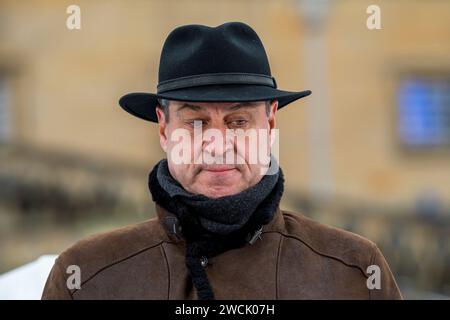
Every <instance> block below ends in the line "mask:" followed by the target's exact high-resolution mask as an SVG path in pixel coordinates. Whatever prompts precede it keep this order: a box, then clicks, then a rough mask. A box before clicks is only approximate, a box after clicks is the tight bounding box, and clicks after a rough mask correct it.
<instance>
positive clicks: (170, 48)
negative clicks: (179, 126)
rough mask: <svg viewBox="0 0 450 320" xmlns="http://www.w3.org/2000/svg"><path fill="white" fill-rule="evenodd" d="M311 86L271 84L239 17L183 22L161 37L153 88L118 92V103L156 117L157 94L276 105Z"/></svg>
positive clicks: (257, 43)
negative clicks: (290, 88)
mask: <svg viewBox="0 0 450 320" xmlns="http://www.w3.org/2000/svg"><path fill="white" fill-rule="evenodd" d="M310 94H311V91H309V90H305V91H299V92H291V91H283V90H278V89H277V84H276V82H275V78H274V77H272V74H271V72H270V66H269V61H268V59H267V55H266V51H265V50H264V46H263V44H262V42H261V40H260V39H259V37H258V35H257V34H256V32H255V31H254V30H253V29H252V28H251V27H250V26H248V25H246V24H245V23H242V22H228V23H224V24H222V25H220V26H217V27H208V26H204V25H196V24H192V25H185V26H180V27H178V28H176V29H174V30H173V31H172V32H171V33H170V34H169V35H168V37H167V39H166V41H165V42H164V46H163V49H162V52H161V59H160V64H159V76H158V86H157V93H156V94H154V93H143V92H135V93H129V94H126V95H125V96H123V97H122V98H120V100H119V104H120V106H121V107H122V108H123V109H124V110H126V111H127V112H129V113H131V114H132V115H134V116H136V117H139V118H141V119H145V120H149V121H152V122H157V118H156V112H155V109H156V106H157V105H158V104H159V103H158V99H168V100H179V101H198V102H246V101H262V100H278V108H279V109H280V108H282V107H284V106H285V105H287V104H289V103H291V102H293V101H295V100H297V99H300V98H302V97H306V96H308V95H310Z"/></svg>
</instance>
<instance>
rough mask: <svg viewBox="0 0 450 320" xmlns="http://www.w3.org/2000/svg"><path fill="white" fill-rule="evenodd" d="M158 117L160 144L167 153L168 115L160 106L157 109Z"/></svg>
mask: <svg viewBox="0 0 450 320" xmlns="http://www.w3.org/2000/svg"><path fill="white" fill-rule="evenodd" d="M156 116H157V117H158V133H159V144H160V145H161V148H162V149H163V150H164V152H167V134H166V128H167V122H166V115H165V114H164V111H163V110H162V109H161V107H160V106H157V107H156Z"/></svg>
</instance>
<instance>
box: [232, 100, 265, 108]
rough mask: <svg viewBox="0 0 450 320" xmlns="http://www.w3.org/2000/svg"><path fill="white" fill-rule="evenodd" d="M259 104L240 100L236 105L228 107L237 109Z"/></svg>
mask: <svg viewBox="0 0 450 320" xmlns="http://www.w3.org/2000/svg"><path fill="white" fill-rule="evenodd" d="M256 106H258V103H257V102H254V101H247V102H239V103H238V104H235V105H234V106H231V107H228V108H227V109H229V110H237V109H240V108H248V107H256Z"/></svg>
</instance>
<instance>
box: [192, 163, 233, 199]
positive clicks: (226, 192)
mask: <svg viewBox="0 0 450 320" xmlns="http://www.w3.org/2000/svg"><path fill="white" fill-rule="evenodd" d="M241 179H242V175H241V173H240V172H239V171H238V170H236V169H233V170H229V171H221V172H211V171H202V172H201V179H199V180H198V182H199V183H200V184H201V187H200V188H199V189H200V190H199V191H200V192H199V193H201V194H203V195H205V196H207V197H209V198H220V197H225V196H231V195H234V194H237V193H239V192H241V191H242V190H241V185H242V181H241Z"/></svg>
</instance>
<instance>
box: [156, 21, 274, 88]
mask: <svg viewBox="0 0 450 320" xmlns="http://www.w3.org/2000/svg"><path fill="white" fill-rule="evenodd" d="M217 73H252V74H262V75H267V76H271V72H270V66H269V60H268V58H267V55H266V51H265V50H264V46H263V44H262V42H261V40H260V39H259V37H258V35H257V34H256V32H255V31H254V30H253V29H252V28H251V27H250V26H248V25H246V24H245V23H242V22H228V23H225V24H222V25H219V26H217V27H208V26H204V25H198V24H192V25H185V26H181V27H178V28H176V29H174V30H173V31H172V32H171V33H170V34H169V35H168V37H167V39H166V41H165V42H164V46H163V49H162V52H161V59H160V64H159V77H158V81H159V82H163V81H167V80H171V79H176V78H181V77H188V76H193V75H200V74H217Z"/></svg>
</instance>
